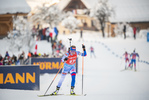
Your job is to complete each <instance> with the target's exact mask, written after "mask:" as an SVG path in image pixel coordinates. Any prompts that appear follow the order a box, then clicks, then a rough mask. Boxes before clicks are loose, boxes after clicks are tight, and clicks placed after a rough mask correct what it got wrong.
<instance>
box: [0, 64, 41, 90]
mask: <svg viewBox="0 0 149 100" xmlns="http://www.w3.org/2000/svg"><path fill="white" fill-rule="evenodd" d="M39 71H40V70H39V65H36V66H34V65H31V66H0V89H21V90H39V89H40V87H39V75H40V72H39Z"/></svg>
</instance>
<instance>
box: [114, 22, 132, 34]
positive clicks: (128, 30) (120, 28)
mask: <svg viewBox="0 0 149 100" xmlns="http://www.w3.org/2000/svg"><path fill="white" fill-rule="evenodd" d="M124 25H125V26H126V36H127V37H133V29H132V27H131V26H130V25H129V24H128V23H125V22H123V23H117V24H116V25H115V29H114V33H115V35H116V36H123V34H124V32H123V29H124Z"/></svg>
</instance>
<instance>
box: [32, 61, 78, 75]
mask: <svg viewBox="0 0 149 100" xmlns="http://www.w3.org/2000/svg"><path fill="white" fill-rule="evenodd" d="M31 64H33V65H39V68H40V73H41V74H43V73H57V72H58V70H59V68H60V66H61V64H62V63H61V58H31ZM77 69H78V59H77V61H76V72H77V71H78V70H77ZM60 73H61V71H60Z"/></svg>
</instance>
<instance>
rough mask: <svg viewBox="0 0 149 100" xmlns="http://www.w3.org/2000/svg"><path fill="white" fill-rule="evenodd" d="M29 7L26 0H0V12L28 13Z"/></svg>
mask: <svg viewBox="0 0 149 100" xmlns="http://www.w3.org/2000/svg"><path fill="white" fill-rule="evenodd" d="M30 11H31V8H30V7H29V5H28V4H27V3H26V0H0V14H7V13H10V14H14V13H29V12H30Z"/></svg>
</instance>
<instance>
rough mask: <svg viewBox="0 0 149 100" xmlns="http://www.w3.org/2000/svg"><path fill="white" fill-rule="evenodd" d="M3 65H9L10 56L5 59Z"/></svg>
mask: <svg viewBox="0 0 149 100" xmlns="http://www.w3.org/2000/svg"><path fill="white" fill-rule="evenodd" d="M3 65H9V56H5V57H4V60H3Z"/></svg>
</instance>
